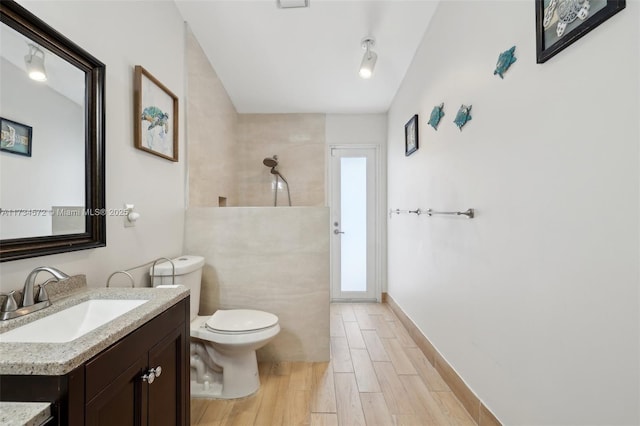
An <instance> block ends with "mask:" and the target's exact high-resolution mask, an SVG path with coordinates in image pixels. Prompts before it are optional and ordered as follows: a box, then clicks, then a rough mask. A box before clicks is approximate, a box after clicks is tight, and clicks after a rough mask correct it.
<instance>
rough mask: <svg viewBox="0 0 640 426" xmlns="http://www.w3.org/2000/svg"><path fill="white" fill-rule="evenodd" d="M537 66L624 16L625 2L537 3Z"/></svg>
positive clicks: (539, 0) (576, 0) (545, 0)
mask: <svg viewBox="0 0 640 426" xmlns="http://www.w3.org/2000/svg"><path fill="white" fill-rule="evenodd" d="M535 3H536V53H537V63H539V64H541V63H543V62H546V61H547V60H549V59H550V58H552V57H553V56H555V55H556V54H557V53H559V52H560V51H562V50H564V49H565V48H567V47H568V46H569V45H571V44H572V43H573V42H575V41H576V40H578V39H579V38H581V37H582V36H584V35H585V34H587V33H588V32H589V31H591V30H593V29H594V28H596V27H597V26H598V25H600V24H602V23H603V22H604V21H606V20H607V19H609V18H610V17H612V16H613V15H615V14H616V13H618V12H620V11H621V10H622V9H624V7H625V0H535Z"/></svg>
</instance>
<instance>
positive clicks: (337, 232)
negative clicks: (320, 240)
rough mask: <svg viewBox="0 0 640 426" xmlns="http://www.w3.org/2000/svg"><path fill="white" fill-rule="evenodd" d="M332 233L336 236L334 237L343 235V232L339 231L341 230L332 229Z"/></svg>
mask: <svg viewBox="0 0 640 426" xmlns="http://www.w3.org/2000/svg"><path fill="white" fill-rule="evenodd" d="M333 233H334V234H336V235H338V234H344V231H341V230H339V229H334V230H333Z"/></svg>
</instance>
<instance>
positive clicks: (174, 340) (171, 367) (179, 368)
mask: <svg viewBox="0 0 640 426" xmlns="http://www.w3.org/2000/svg"><path fill="white" fill-rule="evenodd" d="M185 354H186V351H185V335H184V326H181V327H180V328H177V329H175V330H174V331H173V332H172V333H170V334H169V335H167V336H166V337H165V338H164V339H162V340H161V341H160V342H158V344H156V345H154V346H153V347H152V348H151V350H149V367H150V368H154V369H156V368H157V367H161V368H162V373H161V374H160V376H158V377H156V378H155V380H154V381H153V383H151V384H149V385H145V386H148V392H149V393H148V395H149V411H148V415H149V425H153V426H164V425H167V426H176V425H185V426H186V418H187V417H186V415H185V408H186V409H187V410H188V409H189V406H188V405H187V406H186V407H184V404H183V401H184V400H185V392H187V394H188V388H187V390H186V391H185V383H186V384H187V385H188V382H186V380H185V379H186V377H185V369H184V368H183V366H184V365H185V364H184V363H185V362H188V361H187V360H186V359H185ZM187 365H188V364H187Z"/></svg>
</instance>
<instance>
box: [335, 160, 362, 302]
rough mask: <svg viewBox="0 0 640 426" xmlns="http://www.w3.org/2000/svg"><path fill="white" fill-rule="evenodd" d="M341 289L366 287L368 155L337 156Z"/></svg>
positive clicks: (349, 289)
mask: <svg viewBox="0 0 640 426" xmlns="http://www.w3.org/2000/svg"><path fill="white" fill-rule="evenodd" d="M340 174H341V178H340V205H341V210H342V211H341V222H340V229H341V231H343V232H344V234H341V246H340V254H341V266H342V268H341V274H340V275H341V279H340V282H341V290H342V291H366V290H367V158H366V157H343V158H341V159H340Z"/></svg>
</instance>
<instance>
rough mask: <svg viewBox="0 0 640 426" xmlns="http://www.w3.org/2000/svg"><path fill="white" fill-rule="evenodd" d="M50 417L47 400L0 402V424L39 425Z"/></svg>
mask: <svg viewBox="0 0 640 426" xmlns="http://www.w3.org/2000/svg"><path fill="white" fill-rule="evenodd" d="M50 418H51V404H49V403H48V402H0V425H6V426H40V425H42V424H44V422H46V421H47V420H49V419H50Z"/></svg>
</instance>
